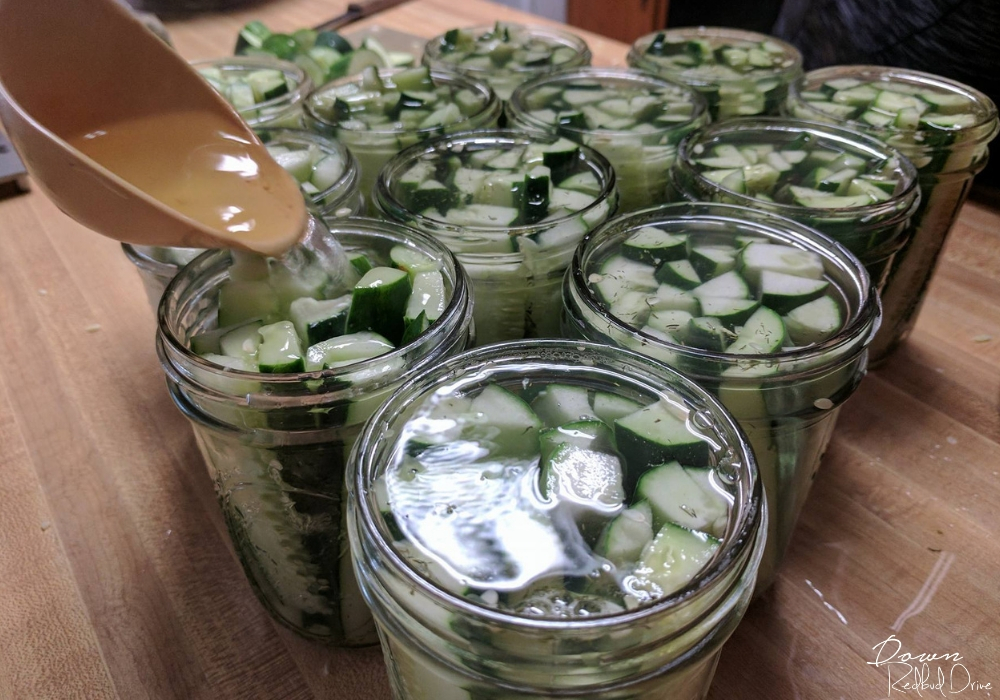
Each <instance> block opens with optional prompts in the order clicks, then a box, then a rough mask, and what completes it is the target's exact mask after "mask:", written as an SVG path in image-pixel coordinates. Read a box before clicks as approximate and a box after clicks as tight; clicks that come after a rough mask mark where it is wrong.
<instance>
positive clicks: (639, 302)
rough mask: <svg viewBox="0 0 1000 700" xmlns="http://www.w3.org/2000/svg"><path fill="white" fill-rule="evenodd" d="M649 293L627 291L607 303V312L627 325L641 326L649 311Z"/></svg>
mask: <svg viewBox="0 0 1000 700" xmlns="http://www.w3.org/2000/svg"><path fill="white" fill-rule="evenodd" d="M649 299H650V297H649V294H648V293H646V292H633V291H627V292H625V293H623V294H620V295H619V296H618V298H617V299H615V301H614V302H612V303H611V304H609V305H608V313H609V314H611V315H612V316H614V317H615V318H617V319H619V320H620V321H621V322H622V323H624V324H626V325H629V326H642V325H643V324H645V323H646V319H647V318H648V316H649V313H650V311H651V308H650V305H649Z"/></svg>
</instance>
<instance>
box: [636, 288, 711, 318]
mask: <svg viewBox="0 0 1000 700" xmlns="http://www.w3.org/2000/svg"><path fill="white" fill-rule="evenodd" d="M648 304H649V308H650V309H651V311H653V312H657V311H686V312H688V313H689V314H691V315H692V316H694V315H696V314H697V315H701V302H699V301H698V297H696V296H695V295H694V294H692V293H691V292H687V291H685V290H683V289H680V288H678V287H672V286H670V285H669V284H661V285H660V286H659V287H657V288H656V295H655V296H653V297H650V298H649V300H648Z"/></svg>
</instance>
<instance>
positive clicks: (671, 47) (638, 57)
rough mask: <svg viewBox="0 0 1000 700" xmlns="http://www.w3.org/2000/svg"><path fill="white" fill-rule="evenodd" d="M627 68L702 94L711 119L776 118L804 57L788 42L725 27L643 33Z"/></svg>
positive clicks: (630, 53)
mask: <svg viewBox="0 0 1000 700" xmlns="http://www.w3.org/2000/svg"><path fill="white" fill-rule="evenodd" d="M628 64H629V65H630V66H632V67H633V68H638V69H639V70H642V71H645V72H647V73H652V74H653V75H659V76H661V77H663V78H666V79H667V80H674V81H677V82H679V83H684V84H686V85H690V86H691V87H693V88H695V89H696V90H698V91H700V92H701V93H702V95H704V96H705V99H706V100H707V101H708V109H709V111H710V113H711V115H712V120H713V121H719V120H721V119H729V118H731V117H747V116H754V115H757V114H778V112H779V111H780V109H781V105H782V103H783V102H784V100H785V96H786V95H787V94H788V86H789V84H791V83H792V82H793V81H794V80H795V79H796V78H798V77H799V76H800V75H802V54H800V53H799V50H798V49H796V48H795V47H794V46H792V45H791V44H787V43H785V42H783V41H781V40H780V39H776V38H775V37H773V36H767V35H766V34H757V33H755V32H748V31H743V30H740V29H726V28H723V27H680V28H676V29H668V30H665V31H659V32H653V33H652V34H647V35H646V36H644V37H641V38H640V39H637V40H636V42H635V43H634V44H632V47H631V48H630V49H629V52H628Z"/></svg>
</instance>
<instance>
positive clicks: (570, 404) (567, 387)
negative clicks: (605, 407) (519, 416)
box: [531, 384, 596, 428]
mask: <svg viewBox="0 0 1000 700" xmlns="http://www.w3.org/2000/svg"><path fill="white" fill-rule="evenodd" d="M531 410H533V411H534V412H535V415H536V416H537V417H538V418H539V419H541V420H542V421H543V422H544V423H545V424H546V425H547V426H548V427H550V428H555V427H558V426H560V425H564V424H567V423H575V422H577V421H580V420H587V419H592V418H596V416H595V415H594V411H593V409H592V408H591V407H590V397H589V396H588V394H587V389H586V388H584V387H582V386H574V385H572V384H549V385H548V386H547V387H545V389H543V390H542V391H541V392H540V393H539V394H538V396H536V397H535V399H534V400H533V401H532V402H531Z"/></svg>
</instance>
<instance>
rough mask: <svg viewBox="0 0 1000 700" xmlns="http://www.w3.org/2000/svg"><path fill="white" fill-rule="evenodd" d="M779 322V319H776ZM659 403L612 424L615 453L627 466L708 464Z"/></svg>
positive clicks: (699, 444) (703, 450) (702, 448)
mask: <svg viewBox="0 0 1000 700" xmlns="http://www.w3.org/2000/svg"><path fill="white" fill-rule="evenodd" d="M779 320H780V318H779ZM675 410H676V409H673V408H671V407H670V406H669V405H668V404H665V403H664V402H662V401H658V402H656V403H653V404H650V405H649V406H646V407H645V408H642V409H640V410H638V411H636V412H635V413H632V414H630V415H628V416H625V417H623V418H619V419H618V420H616V421H615V424H614V427H615V440H616V442H617V444H618V451H619V452H620V453H621V455H622V456H623V457H624V458H625V462H626V463H627V464H658V463H664V462H672V461H674V460H676V461H679V462H682V463H684V464H693V465H702V464H708V454H709V445H708V443H707V442H705V440H703V439H701V438H700V437H698V436H697V435H695V434H694V433H692V432H691V431H690V430H688V427H687V423H686V421H685V420H684V419H683V418H680V417H678V416H677V414H676V413H675V412H674V411H675Z"/></svg>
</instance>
